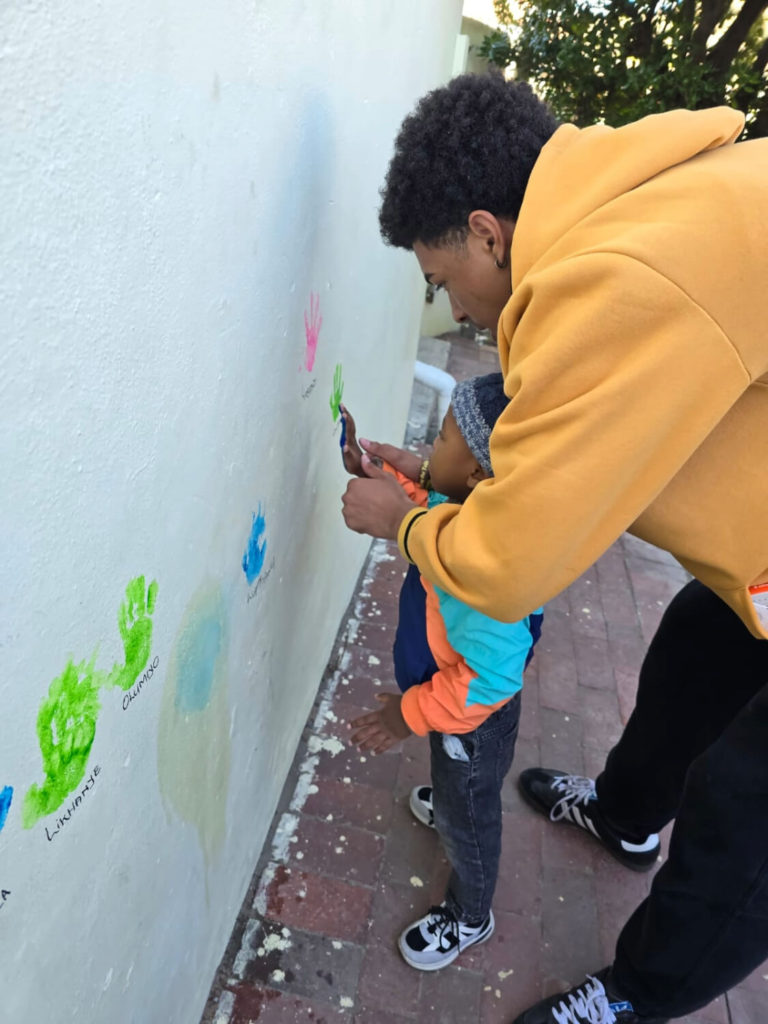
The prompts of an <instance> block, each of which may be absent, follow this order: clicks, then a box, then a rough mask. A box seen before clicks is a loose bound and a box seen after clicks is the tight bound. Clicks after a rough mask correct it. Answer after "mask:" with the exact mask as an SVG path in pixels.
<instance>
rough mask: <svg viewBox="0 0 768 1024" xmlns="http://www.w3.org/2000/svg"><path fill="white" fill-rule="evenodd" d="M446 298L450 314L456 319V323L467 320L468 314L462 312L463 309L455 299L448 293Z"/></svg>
mask: <svg viewBox="0 0 768 1024" xmlns="http://www.w3.org/2000/svg"><path fill="white" fill-rule="evenodd" d="M448 298H449V300H450V303H451V316H452V317H453V319H454V320H455V321H456V323H457V324H463V323H465V321H467V320H469V316H468V315H467V314H466V313H465V312H464V310H463V309H462V307H461V306H460V305H459V304H458V302H457V301H456V299H454V297H453V296H452V295H449V296H448Z"/></svg>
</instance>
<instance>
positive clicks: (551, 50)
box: [480, 0, 768, 137]
mask: <svg viewBox="0 0 768 1024" xmlns="http://www.w3.org/2000/svg"><path fill="white" fill-rule="evenodd" d="M494 6H495V8H496V14H497V17H498V19H499V21H500V23H501V24H502V25H504V26H505V30H498V31H496V32H494V33H492V34H491V35H489V36H486V38H485V40H484V42H483V46H482V47H481V49H480V53H481V55H483V56H485V57H487V59H488V60H489V61H491V62H492V63H495V64H498V65H499V66H500V67H506V66H508V65H509V64H511V63H512V62H515V64H516V65H517V77H518V78H522V79H527V80H528V81H530V83H531V85H533V86H534V88H535V89H536V91H537V92H538V93H539V95H541V96H542V97H543V98H544V99H545V100H547V102H548V103H549V104H550V105H551V106H552V108H553V110H554V111H555V113H556V114H557V115H558V117H560V118H561V119H562V120H565V121H573V122H574V123H576V124H578V125H582V126H583V125H587V124H592V123H594V122H595V121H601V120H604V121H606V122H607V123H608V124H612V125H620V124H625V123H626V122H627V121H633V120H635V119H636V118H638V117H643V116H644V115H645V114H652V113H656V112H658V111H662V110H670V109H672V108H674V107H689V108H692V109H698V108H701V107H709V106H716V105H717V104H721V103H727V104H729V105H730V106H733V107H737V108H738V109H740V110H743V111H744V113H745V114H746V115H747V134H748V135H749V136H752V137H755V136H758V135H768V75H767V73H766V65H767V64H768V16H767V15H766V10H767V9H768V0H740V2H735V3H734V2H729V0H593V2H587V0H524V2H522V3H520V4H519V5H518V8H519V14H518V15H517V16H515V14H514V13H513V11H512V9H511V7H510V4H509V2H508V0H495V4H494Z"/></svg>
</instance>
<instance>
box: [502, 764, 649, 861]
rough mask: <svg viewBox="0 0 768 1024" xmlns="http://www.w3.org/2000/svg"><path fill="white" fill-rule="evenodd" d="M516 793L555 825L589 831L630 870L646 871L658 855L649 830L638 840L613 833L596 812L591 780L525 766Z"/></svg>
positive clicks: (595, 797)
mask: <svg viewBox="0 0 768 1024" xmlns="http://www.w3.org/2000/svg"><path fill="white" fill-rule="evenodd" d="M518 786H519V788H520V793H521V794H522V796H523V798H524V799H525V800H526V802H527V803H529V804H530V805H531V807H533V808H534V809H535V810H537V811H540V812H541V813H542V814H546V815H547V817H548V818H549V820H550V821H553V822H555V824H558V823H560V822H563V823H565V824H567V825H577V826H578V827H579V828H583V829H584V831H585V832H589V833H590V834H591V835H593V836H594V837H595V839H597V840H599V842H601V843H602V844H603V846H604V847H605V848H606V850H608V852H609V853H612V854H613V856H614V857H615V858H616V859H617V860H620V861H621V863H622V864H624V865H625V867H628V868H632V869H633V870H634V871H650V869H651V868H652V867H653V866H654V864H655V863H656V860H657V858H658V856H659V848H660V844H659V837H658V836H657V835H656V833H654V832H652V833H651V834H650V835H648V836H646V837H645V838H644V839H641V840H640V841H639V842H635V841H630V840H629V839H627V838H622V836H621V835H620V834H619V833H618V832H616V831H615V830H614V829H613V828H611V826H610V825H609V824H608V823H607V821H606V820H605V818H604V817H603V816H602V814H601V813H600V807H599V805H598V802H597V794H596V793H595V782H594V779H586V778H584V777H583V776H582V775H569V774H567V773H566V772H558V771H553V770H552V769H550V768H527V769H526V770H525V771H524V772H521V773H520V778H519V780H518Z"/></svg>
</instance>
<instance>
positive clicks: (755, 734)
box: [597, 581, 768, 1017]
mask: <svg viewBox="0 0 768 1024" xmlns="http://www.w3.org/2000/svg"><path fill="white" fill-rule="evenodd" d="M597 793H598V799H599V801H600V807H601V810H602V811H603V813H604V814H605V816H606V817H607V818H608V819H609V821H611V822H612V823H613V824H615V825H616V826H617V828H619V829H620V830H622V831H625V832H626V833H627V834H628V838H629V837H636V838H638V839H640V838H644V837H645V836H646V835H647V834H648V833H649V832H658V831H659V829H660V828H662V827H663V826H664V825H665V824H666V823H667V822H668V821H670V820H671V819H672V818H675V819H676V820H675V825H674V829H673V832H672V840H671V843H670V849H669V858H668V860H667V861H666V863H665V864H664V865H663V866H662V867H661V868H660V870H659V871H658V873H657V875H656V877H655V878H654V880H653V885H652V888H651V893H650V895H649V897H648V898H647V899H646V900H644V901H643V902H642V903H641V904H640V906H639V907H638V909H637V910H636V911H635V912H634V914H633V915H632V917H631V918H630V919H629V921H628V922H627V924H626V925H625V927H624V929H623V931H622V932H621V935H620V936H619V940H618V944H617V948H616V959H615V962H614V969H613V978H614V981H615V983H616V986H617V988H618V990H619V991H620V992H621V993H622V994H624V995H626V997H627V998H628V999H630V1000H631V1001H632V1002H633V1003H634V1005H635V1009H636V1011H637V1012H638V1013H640V1014H643V1015H648V1016H659V1017H680V1016H683V1015H685V1014H687V1013H691V1012H693V1011H694V1010H697V1009H699V1008H700V1007H702V1006H705V1005H706V1004H707V1003H709V1002H710V1001H711V1000H712V999H714V998H715V997H716V996H718V995H720V994H721V993H723V992H725V991H726V990H727V989H729V988H731V987H732V986H733V985H735V984H737V983H738V982H739V981H741V980H742V979H743V978H744V977H746V976H747V974H749V973H750V972H751V971H752V970H754V969H755V968H756V967H757V966H759V964H761V963H762V962H763V961H764V960H765V959H766V958H768V641H765V640H756V639H755V638H754V637H752V636H751V635H750V634H749V633H748V631H747V629H746V627H745V626H744V625H743V624H742V623H741V621H740V620H739V619H738V617H737V616H736V615H735V614H734V613H733V612H732V611H731V610H730V608H728V606H727V605H726V604H724V602H722V601H721V600H720V599H719V598H718V597H716V596H715V595H714V594H713V593H712V592H711V591H710V590H708V589H707V588H706V587H704V586H703V585H702V584H700V583H698V582H696V581H694V582H692V583H689V584H688V585H687V586H685V587H684V588H683V590H681V591H680V593H679V594H678V595H677V596H676V597H675V598H674V600H673V601H672V603H671V604H670V606H669V608H668V609H667V611H666V613H665V615H664V617H663V619H662V621H661V623H660V625H659V629H658V631H657V633H656V635H655V637H654V639H653V641H652V643H651V645H650V647H649V649H648V653H647V655H646V658H645V661H644V663H643V667H642V669H641V672H640V683H639V687H638V693H637V704H636V707H635V710H634V711H633V713H632V717H631V718H630V720H629V722H628V723H627V727H626V729H625V730H624V734H623V735H622V737H621V740H620V741H619V743H618V744H617V746H616V747H614V749H613V750H612V751H611V753H610V754H609V755H608V760H607V762H606V766H605V770H604V771H603V773H602V774H601V775H600V777H599V778H598V779H597ZM766 1014H767V1015H768V1009H767V1010H766Z"/></svg>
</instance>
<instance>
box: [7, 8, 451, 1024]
mask: <svg viewBox="0 0 768 1024" xmlns="http://www.w3.org/2000/svg"><path fill="white" fill-rule="evenodd" d="M460 6H461V5H460V2H458V0H456V2H453V0H421V2H420V3H418V4H413V3H412V2H410V0H386V2H385V0H375V2H370V3H368V2H367V3H365V4H351V3H349V2H348V0H322V2H320V3H315V4H309V3H307V2H306V0H247V2H245V0H228V2H225V3H222V4H206V3H202V2H201V0H192V2H191V3H190V2H184V3H182V2H181V0H160V2H159V3H158V2H157V0H152V2H149V0H136V2H134V3H132V4H115V3H109V2H107V3H102V2H100V0H83V2H82V3H78V4H70V5H61V4H57V5H51V4H41V3H37V2H34V0H9V2H7V3H5V4H4V5H3V8H2V11H0V52H1V53H2V58H3V76H2V80H1V81H0V91H1V93H2V102H1V103H0V185H1V187H2V196H3V201H2V208H1V209H0V258H1V260H2V266H3V273H2V275H0V310H2V312H1V313H0V316H2V323H3V341H2V346H0V416H2V421H3V422H2V438H1V440H0V445H1V449H0V450H1V452H2V461H1V463H0V465H1V467H2V510H3V519H2V531H0V538H1V543H2V558H1V559H0V573H2V588H1V589H0V594H1V595H2V596H0V603H1V605H2V607H1V608H0V709H1V712H0V714H1V720H2V723H3V740H2V745H0V976H1V977H2V979H3V981H2V989H1V990H0V1019H1V1020H3V1021H6V1020H8V1021H12V1020H13V1021H22V1020H23V1021H52V1022H55V1024H63V1022H66V1021H75V1020H76V1021H78V1022H79V1024H104V1022H109V1024H129V1022H136V1024H155V1022H157V1024H169V1022H179V1024H191V1022H194V1021H196V1020H197V1019H198V1016H199V1014H200V1012H201V1010H202V1007H203V1004H204V1001H205V998H206V995H207V991H208V986H209V983H210V981H211V978H212V976H213V973H214V970H215V968H216V965H217V963H218V960H219V957H220V955H221V953H222V951H223V948H224V945H225V943H226V940H227V938H228V936H229V933H230V930H231V927H232V924H233V921H234V917H235V915H236V913H237V911H238V909H239V905H240V902H241V900H242V898H243V895H244V893H245V889H246V887H247V884H248V881H249V879H250V876H251V872H252V870H253V868H254V865H255V862H256V860H257V857H258V854H259V851H260V848H261V846H262V843H263V840H264V837H265V833H266V830H267V828H268V826H269V823H270V820H271V818H272V815H273V812H274V809H275V806H276V802H277V798H278V795H279V792H280V788H281V785H282V782H283V780H284V778H285V775H286V773H287V770H288V767H289V765H290V762H291V759H292V755H293V752H294V749H295V746H296V743H297V740H298V737H299V734H300V731H301V728H302V726H303V724H304V721H305V719H306V716H307V713H308V711H309V708H310V706H311V703H312V700H313V697H314V694H315V691H316V689H317V685H318V683H319V681H320V678H321V675H322V672H323V669H324V666H325V663H326V660H327V657H328V654H329V652H330V649H331V644H332V641H333V637H334V634H335V632H336V629H337V627H338V625H339V622H340V619H341V616H342V614H343V611H344V609H345V606H346V604H347V601H348V599H349V596H350V593H351V590H352V587H353V584H354V581H355V578H356V575H357V572H358V570H359V567H360V565H361V562H362V558H363V556H364V553H365V551H366V549H367V542H366V541H365V540H364V539H362V538H359V537H357V536H355V535H353V534H351V533H349V532H347V531H346V529H345V528H344V525H343V522H342V519H341V516H340V494H341V491H342V489H343V487H344V486H345V483H346V476H345V474H344V472H343V470H342V466H341V460H340V456H339V423H338V421H337V419H336V412H337V410H336V405H337V402H338V399H339V396H340V395H341V394H342V392H343V396H344V400H345V401H346V402H347V403H348V404H349V406H350V408H351V409H352V410H353V411H356V412H357V413H358V422H359V426H360V429H361V431H362V432H363V433H364V434H367V435H368V436H373V437H379V438H382V439H393V440H397V439H398V438H399V437H400V436H402V429H403V424H404V421H405V414H406V409H407V403H408V396H409V392H410V384H411V372H412V361H413V358H414V354H415V346H416V339H417V334H418V320H419V315H420V310H421V303H422V288H423V281H421V280H420V276H419V273H418V268H417V266H416V263H415V260H413V257H411V256H409V255H408V254H403V253H399V252H395V251H393V250H390V249H387V248H386V247H385V246H384V245H383V244H382V243H381V241H380V239H379V236H378V226H377V206H378V188H379V186H380V184H381V182H382V180H383V176H384V172H385V169H386V165H387V162H388V159H389V156H390V154H391V149H392V139H393V136H394V134H395V132H396V130H397V127H398V125H399V123H400V121H401V119H402V117H403V116H404V115H405V114H406V113H407V112H408V110H410V109H411V107H412V106H413V103H414V100H415V99H416V98H417V97H418V96H419V95H421V94H422V93H423V92H425V91H426V90H427V89H429V88H431V87H433V86H434V85H436V84H438V83H439V82H441V81H443V80H444V79H445V78H446V77H447V76H448V74H449V73H450V70H451V62H452V59H453V54H454V43H455V39H456V34H457V31H458V27H459V18H460Z"/></svg>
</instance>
